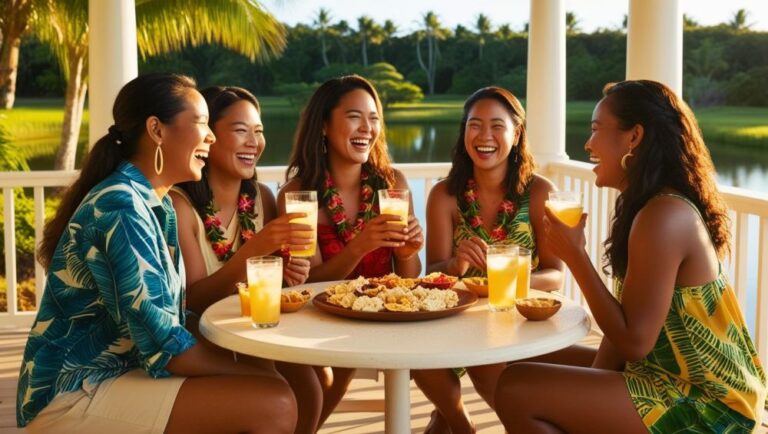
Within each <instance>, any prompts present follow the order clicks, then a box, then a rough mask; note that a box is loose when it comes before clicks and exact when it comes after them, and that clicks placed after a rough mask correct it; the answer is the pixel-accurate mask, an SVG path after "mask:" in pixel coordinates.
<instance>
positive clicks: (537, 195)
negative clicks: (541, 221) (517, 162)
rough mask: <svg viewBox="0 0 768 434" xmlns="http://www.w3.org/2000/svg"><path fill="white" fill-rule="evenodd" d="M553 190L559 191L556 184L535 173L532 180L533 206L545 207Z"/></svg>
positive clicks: (531, 202)
mask: <svg viewBox="0 0 768 434" xmlns="http://www.w3.org/2000/svg"><path fill="white" fill-rule="evenodd" d="M551 191H557V187H556V186H555V184H554V183H553V182H552V181H550V180H549V179H547V178H545V177H543V176H541V175H537V174H534V175H533V180H532V181H531V200H530V204H531V207H532V208H535V209H539V208H541V209H543V207H544V202H546V201H547V199H548V198H549V193H550V192H551Z"/></svg>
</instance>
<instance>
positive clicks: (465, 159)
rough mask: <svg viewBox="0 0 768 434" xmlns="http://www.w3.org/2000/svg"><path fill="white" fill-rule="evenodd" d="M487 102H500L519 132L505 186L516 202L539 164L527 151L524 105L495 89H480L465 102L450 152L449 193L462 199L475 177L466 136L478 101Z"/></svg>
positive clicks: (509, 93) (500, 89)
mask: <svg viewBox="0 0 768 434" xmlns="http://www.w3.org/2000/svg"><path fill="white" fill-rule="evenodd" d="M484 99H491V100H494V101H497V102H498V103H500V104H501V105H502V106H503V107H504V108H505V109H506V110H507V112H508V113H509V116H510V117H511V118H512V123H513V124H514V125H515V128H516V129H518V130H519V131H520V135H519V136H518V140H517V144H516V145H514V146H513V147H512V151H511V152H510V153H509V156H508V157H507V174H506V176H505V178H504V187H505V189H506V191H507V193H508V194H510V196H511V198H512V199H513V200H514V201H517V199H518V198H520V196H522V195H523V194H524V193H525V190H526V188H528V184H529V183H530V182H531V180H532V179H533V170H534V168H535V167H536V165H535V163H534V161H533V155H532V154H531V151H530V149H529V148H528V136H527V134H526V132H525V110H524V109H523V106H522V104H520V101H519V100H518V99H517V98H516V97H515V96H514V95H513V94H512V92H510V91H508V90H506V89H504V88H501V87H496V86H490V87H484V88H482V89H479V90H477V91H476V92H475V93H473V94H472V95H470V97H469V98H467V101H466V102H465V103H464V115H463V116H462V118H461V124H460V125H459V136H458V137H457V138H456V143H455V144H454V145H453V150H452V151H451V155H452V162H451V170H450V172H448V178H447V182H448V185H447V187H448V193H449V194H451V195H453V196H456V197H457V198H461V197H462V193H463V192H464V190H465V189H466V187H467V181H468V180H469V179H470V178H472V177H473V176H474V164H473V163H472V159H471V158H470V157H469V154H468V153H467V148H466V146H465V143H464V134H465V132H466V130H467V121H468V120H469V112H470V111H471V110H472V107H474V106H475V104H477V102H478V101H481V100H484Z"/></svg>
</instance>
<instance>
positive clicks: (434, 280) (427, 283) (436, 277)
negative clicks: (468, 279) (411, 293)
mask: <svg viewBox="0 0 768 434" xmlns="http://www.w3.org/2000/svg"><path fill="white" fill-rule="evenodd" d="M457 280H458V278H457V277H454V276H449V275H447V274H445V273H440V272H434V273H429V274H427V275H426V276H424V277H422V278H421V279H419V285H421V286H423V287H425V288H439V289H448V288H450V287H452V286H453V285H455V284H456V281H457Z"/></svg>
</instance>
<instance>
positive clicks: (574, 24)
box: [565, 12, 581, 35]
mask: <svg viewBox="0 0 768 434" xmlns="http://www.w3.org/2000/svg"><path fill="white" fill-rule="evenodd" d="M580 31H581V29H580V28H579V19H578V18H576V14H575V13H573V12H566V13H565V32H566V33H567V34H569V35H572V34H574V33H579V32H580Z"/></svg>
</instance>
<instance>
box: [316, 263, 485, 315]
mask: <svg viewBox="0 0 768 434" xmlns="http://www.w3.org/2000/svg"><path fill="white" fill-rule="evenodd" d="M435 277H436V276H432V278H433V279H434V278H435ZM447 277H450V276H447ZM440 281H443V279H440ZM454 282H455V278H454ZM476 302H477V295H476V294H475V293H473V292H471V291H466V290H462V289H438V288H426V287H424V286H423V285H422V282H421V279H408V278H402V277H399V276H397V275H395V274H389V275H387V276H383V277H379V278H370V279H366V278H363V277H359V278H357V279H355V280H350V281H346V282H342V283H338V284H335V285H331V286H329V287H328V288H326V289H325V291H324V292H322V293H320V294H318V295H316V296H315V298H314V299H313V300H312V303H313V304H314V305H315V307H317V308H318V309H319V310H321V311H323V312H326V313H329V314H332V315H338V316H343V317H347V318H353V319H361V320H369V321H424V320H430V319H437V318H444V317H447V316H451V315H455V314H457V313H459V312H461V311H463V310H466V309H467V308H469V307H470V306H472V305H473V304H475V303H476Z"/></svg>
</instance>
